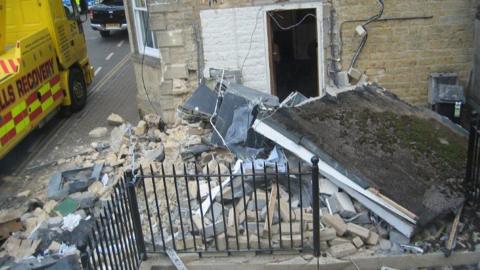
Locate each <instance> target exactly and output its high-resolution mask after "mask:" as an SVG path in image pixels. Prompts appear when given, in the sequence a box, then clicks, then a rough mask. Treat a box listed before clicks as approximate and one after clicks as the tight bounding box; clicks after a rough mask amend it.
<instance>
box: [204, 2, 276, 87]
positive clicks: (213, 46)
mask: <svg viewBox="0 0 480 270" xmlns="http://www.w3.org/2000/svg"><path fill="white" fill-rule="evenodd" d="M260 9H261V7H243V8H231V9H216V10H204V11H201V12H200V17H201V21H202V37H203V48H204V57H205V71H206V72H207V71H208V69H209V68H224V69H230V70H240V69H241V67H242V64H243V61H244V59H245V57H246V55H247V54H248V58H246V60H245V65H244V68H243V83H244V84H245V85H246V86H248V87H251V88H254V89H258V90H261V91H265V92H270V91H269V89H268V75H267V64H268V59H267V58H266V56H267V48H266V46H265V44H266V40H265V39H266V36H265V27H264V19H265V18H264V16H265V10H261V11H260V12H259V10H260ZM255 24H257V26H256V28H255ZM254 29H255V32H253V30H254ZM252 33H253V38H252ZM250 41H252V42H251V49H250V53H248V51H249V47H250Z"/></svg>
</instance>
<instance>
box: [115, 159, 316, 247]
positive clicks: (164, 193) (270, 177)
mask: <svg viewBox="0 0 480 270" xmlns="http://www.w3.org/2000/svg"><path fill="white" fill-rule="evenodd" d="M187 167H188V169H187ZM259 167H260V168H259ZM253 168H255V169H253ZM166 169H167V168H165V167H163V165H162V167H161V168H159V171H155V170H154V169H153V168H152V167H150V168H149V171H148V174H147V173H145V171H144V169H143V168H140V170H139V171H138V173H137V175H136V176H135V177H133V176H132V175H131V174H130V175H128V174H127V175H126V176H125V177H126V179H127V182H129V184H128V194H129V199H130V202H131V203H132V205H131V210H132V217H133V219H134V222H133V223H134V225H135V226H134V227H135V228H138V230H136V231H135V239H137V246H138V248H139V251H140V254H142V256H146V254H147V253H164V252H166V251H167V249H173V250H175V251H176V252H179V253H189V252H191V253H198V254H200V255H201V254H202V253H212V252H225V253H232V252H243V251H249V252H252V251H254V252H273V251H277V250H282V251H296V252H303V251H307V250H311V251H312V250H315V251H316V252H315V254H317V253H318V254H319V252H320V247H319V244H320V241H313V240H314V239H315V238H316V239H319V231H320V229H319V228H320V221H319V215H318V213H319V209H318V208H319V203H318V167H316V165H314V167H313V169H314V171H316V172H317V173H313V174H312V168H311V166H310V165H309V166H307V169H306V168H305V167H303V166H302V164H298V165H297V166H295V169H291V168H290V165H289V164H285V165H282V166H280V165H279V164H273V165H272V166H271V167H268V166H266V165H265V164H261V165H260V166H259V165H258V164H242V165H241V166H238V167H236V168H233V169H232V166H229V167H223V168H222V167H221V166H216V168H213V169H212V168H210V167H208V166H207V167H206V168H205V169H204V171H202V172H199V169H198V167H197V166H196V164H189V165H188V166H187V165H184V166H183V168H182V171H181V172H180V173H178V170H177V168H176V167H175V166H173V167H172V168H171V171H169V172H168V173H167V172H166ZM235 169H236V170H235ZM212 171H213V172H212ZM312 178H315V179H316V180H315V179H314V181H313V183H314V187H315V186H316V189H315V188H314V190H317V192H316V193H314V194H317V196H316V197H315V196H312ZM315 183H316V184H315ZM314 192H315V191H314ZM315 201H316V203H315ZM312 202H313V204H312ZM135 204H136V207H135ZM314 208H317V211H314ZM317 231H318V232H317ZM315 243H317V244H318V247H317V245H316V244H315Z"/></svg>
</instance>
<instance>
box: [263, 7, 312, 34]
mask: <svg viewBox="0 0 480 270" xmlns="http://www.w3.org/2000/svg"><path fill="white" fill-rule="evenodd" d="M267 14H268V16H270V18H272V20H273V21H274V22H275V24H276V25H277V26H278V28H280V29H281V30H283V31H288V30H291V29H293V28H296V27H298V26H300V25H301V24H302V23H303V22H304V21H305V20H306V19H307V18H308V17H313V18H315V19H316V18H317V16H315V14H312V13H308V14H307V15H305V16H304V17H303V18H302V19H301V20H300V21H299V22H298V23H295V24H292V25H290V26H286V27H285V26H282V25H281V24H280V23H279V22H278V20H277V18H275V16H273V14H272V13H271V12H267Z"/></svg>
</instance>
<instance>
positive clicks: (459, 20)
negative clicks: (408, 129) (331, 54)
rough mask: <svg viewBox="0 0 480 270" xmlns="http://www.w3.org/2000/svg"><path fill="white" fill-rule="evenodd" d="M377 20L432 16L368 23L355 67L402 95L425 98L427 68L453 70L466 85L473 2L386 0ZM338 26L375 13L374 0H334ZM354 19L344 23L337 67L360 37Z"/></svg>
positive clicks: (420, 102)
mask: <svg viewBox="0 0 480 270" xmlns="http://www.w3.org/2000/svg"><path fill="white" fill-rule="evenodd" d="M384 2H385V10H384V13H383V16H382V18H389V17H390V18H391V17H407V16H408V17H410V16H433V18H432V19H418V20H406V21H382V22H373V23H371V24H369V25H368V26H367V28H368V41H367V44H366V46H365V48H364V50H363V52H362V54H361V55H360V58H359V61H358V68H359V69H360V70H362V71H364V72H366V74H367V75H368V76H369V79H370V80H373V81H378V82H380V83H381V85H382V86H384V87H385V88H387V89H389V90H390V91H392V92H394V93H395V94H397V95H398V96H400V97H401V98H402V99H404V100H406V101H408V102H411V103H414V104H417V105H423V104H426V102H427V79H428V75H429V74H430V73H432V72H456V73H457V74H458V75H459V77H460V83H461V84H462V85H463V86H464V87H466V86H467V80H468V76H469V72H470V69H471V67H472V66H471V65H472V61H473V38H474V31H473V29H474V18H475V11H476V8H477V6H479V5H480V1H478V0H442V1H431V0H429V1H426V0H421V1H419V0H387V1H384ZM333 5H334V8H335V10H336V17H337V18H336V25H337V29H338V28H339V27H340V25H341V24H342V22H345V21H347V20H356V19H368V18H369V17H371V16H373V15H375V14H376V13H378V10H379V7H380V6H379V4H378V3H377V1H376V0H355V1H352V0H335V1H333ZM358 24H361V23H359V22H353V23H349V22H345V23H343V27H342V29H343V33H342V35H343V55H342V56H343V57H342V66H343V68H344V69H347V68H348V66H349V65H350V61H351V59H352V56H353V53H354V51H355V49H356V48H357V46H358V44H359V42H360V38H359V37H358V36H355V35H354V31H355V27H356V25H358Z"/></svg>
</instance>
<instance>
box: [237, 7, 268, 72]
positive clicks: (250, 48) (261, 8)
mask: <svg viewBox="0 0 480 270" xmlns="http://www.w3.org/2000/svg"><path fill="white" fill-rule="evenodd" d="M262 10H263V7H260V8H259V9H258V11H257V15H256V16H255V26H254V27H253V31H252V34H251V35H250V44H249V46H248V51H247V54H246V55H245V58H244V59H243V63H242V66H241V68H240V74H243V68H244V67H245V62H246V61H247V59H248V56H249V55H250V51H251V50H252V44H253V35H254V34H255V31H257V26H258V15H260V12H261V11H262Z"/></svg>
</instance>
